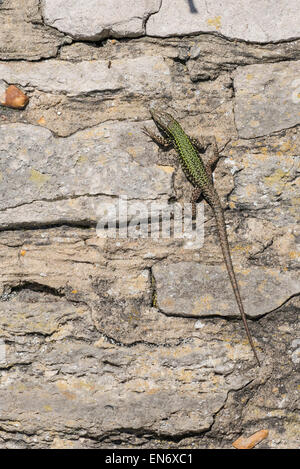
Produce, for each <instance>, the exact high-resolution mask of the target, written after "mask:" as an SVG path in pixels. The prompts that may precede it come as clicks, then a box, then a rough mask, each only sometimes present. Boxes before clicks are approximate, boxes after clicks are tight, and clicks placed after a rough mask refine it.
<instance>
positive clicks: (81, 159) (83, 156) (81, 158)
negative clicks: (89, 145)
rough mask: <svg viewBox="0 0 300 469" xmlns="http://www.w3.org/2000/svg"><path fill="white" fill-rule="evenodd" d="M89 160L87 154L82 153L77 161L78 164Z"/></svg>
mask: <svg viewBox="0 0 300 469" xmlns="http://www.w3.org/2000/svg"><path fill="white" fill-rule="evenodd" d="M87 160H88V158H87V156H86V155H81V156H80V157H79V158H78V160H77V163H78V164H83V163H86V162H87Z"/></svg>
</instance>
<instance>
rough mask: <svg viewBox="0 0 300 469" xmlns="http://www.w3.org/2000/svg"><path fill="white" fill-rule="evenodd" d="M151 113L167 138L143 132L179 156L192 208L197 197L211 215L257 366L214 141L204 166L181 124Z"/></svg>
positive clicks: (195, 143) (199, 146)
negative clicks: (218, 186)
mask: <svg viewBox="0 0 300 469" xmlns="http://www.w3.org/2000/svg"><path fill="white" fill-rule="evenodd" d="M150 113H151V116H152V119H153V120H154V122H155V124H156V125H157V127H158V129H159V130H160V131H161V132H162V133H163V135H165V137H166V138H163V137H160V136H157V135H156V134H154V133H153V132H151V131H150V130H149V129H147V128H146V127H144V129H143V130H144V132H145V133H146V135H148V136H149V137H151V138H152V140H154V141H155V142H156V143H157V144H159V145H163V146H170V145H172V146H174V148H175V150H176V152H177V154H178V157H179V160H180V163H181V166H182V168H183V171H184V173H185V175H186V177H187V179H188V180H189V181H190V182H191V183H192V185H193V186H194V191H193V195H192V203H193V206H194V207H195V203H196V201H197V200H198V199H199V197H200V195H202V196H203V197H204V199H205V200H206V201H207V202H208V204H209V205H210V206H211V208H212V210H213V212H214V216H215V219H216V223H217V228H218V234H219V239H220V243H221V248H222V252H223V256H224V260H225V264H226V268H227V271H228V275H229V278H230V282H231V285H232V288H233V292H234V295H235V298H236V302H237V305H238V307H239V311H240V314H241V316H242V320H243V323H244V326H245V330H246V333H247V337H248V340H249V343H250V345H251V347H252V350H253V353H254V356H255V359H256V361H257V363H258V365H259V366H260V361H259V359H258V356H257V353H256V350H255V347H254V344H253V340H252V337H251V334H250V331H249V327H248V323H247V319H246V314H245V311H244V307H243V303H242V300H241V296H240V291H239V287H238V284H237V281H236V277H235V273H234V270H233V265H232V260H231V255H230V249H229V244H228V239H227V232H226V225H225V219H224V214H223V209H222V206H221V202H220V199H219V196H218V194H217V192H216V190H215V188H214V185H213V179H212V171H213V168H214V167H215V165H216V163H217V161H218V160H219V158H220V156H219V152H218V148H217V144H216V141H215V139H213V143H212V145H213V156H212V157H211V158H210V159H209V161H207V162H206V163H204V162H203V160H202V158H201V156H200V153H199V151H200V150H203V149H205V147H204V145H203V143H202V142H199V141H198V140H197V139H194V138H191V137H189V136H188V135H187V134H186V133H185V132H184V130H183V129H182V127H181V126H180V124H179V123H178V122H177V121H176V120H175V119H174V118H173V117H172V116H171V115H170V114H168V113H166V112H163V111H160V110H154V109H152V110H150Z"/></svg>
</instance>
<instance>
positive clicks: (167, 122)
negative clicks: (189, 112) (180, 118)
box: [150, 108, 176, 133]
mask: <svg viewBox="0 0 300 469" xmlns="http://www.w3.org/2000/svg"><path fill="white" fill-rule="evenodd" d="M150 114H151V116H152V119H153V120H154V122H155V123H156V124H157V126H158V128H159V129H161V130H163V131H164V132H166V133H169V129H170V127H171V126H172V124H174V123H176V121H175V119H174V118H173V117H172V116H171V115H170V114H168V113H167V112H164V111H161V110H160V109H155V108H151V109H150Z"/></svg>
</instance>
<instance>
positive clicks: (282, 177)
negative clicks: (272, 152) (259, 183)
mask: <svg viewBox="0 0 300 469" xmlns="http://www.w3.org/2000/svg"><path fill="white" fill-rule="evenodd" d="M287 176H288V173H287V172H286V171H283V169H281V168H278V169H276V170H275V171H274V173H272V174H271V175H270V176H266V177H265V178H264V181H265V184H266V185H267V186H269V187H272V188H273V189H276V190H277V191H281V189H282V188H283V186H284V185H285V183H286V177H287Z"/></svg>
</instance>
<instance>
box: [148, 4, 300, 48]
mask: <svg viewBox="0 0 300 469" xmlns="http://www.w3.org/2000/svg"><path fill="white" fill-rule="evenodd" d="M297 8H298V2H297V0H292V1H290V2H289V4H288V5H287V3H286V2H285V1H284V0H279V1H275V0H272V1H271V2H267V3H265V4H262V3H261V1H260V0H253V1H252V2H251V4H249V2H248V1H247V0H238V1H236V0H223V1H222V0H219V1H216V0H193V2H183V1H181V0H163V1H162V4H161V8H160V10H159V12H158V13H156V14H154V15H152V16H151V17H150V18H149V20H148V22H147V28H146V33H147V35H149V36H161V37H168V36H182V35H185V34H196V33H200V32H205V33H208V32H214V33H217V34H222V35H223V36H227V37H230V38H238V39H243V40H245V41H256V42H271V41H279V40H283V39H294V38H296V37H299V25H298V19H297V14H296V12H297ZM233 18H234V21H233Z"/></svg>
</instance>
